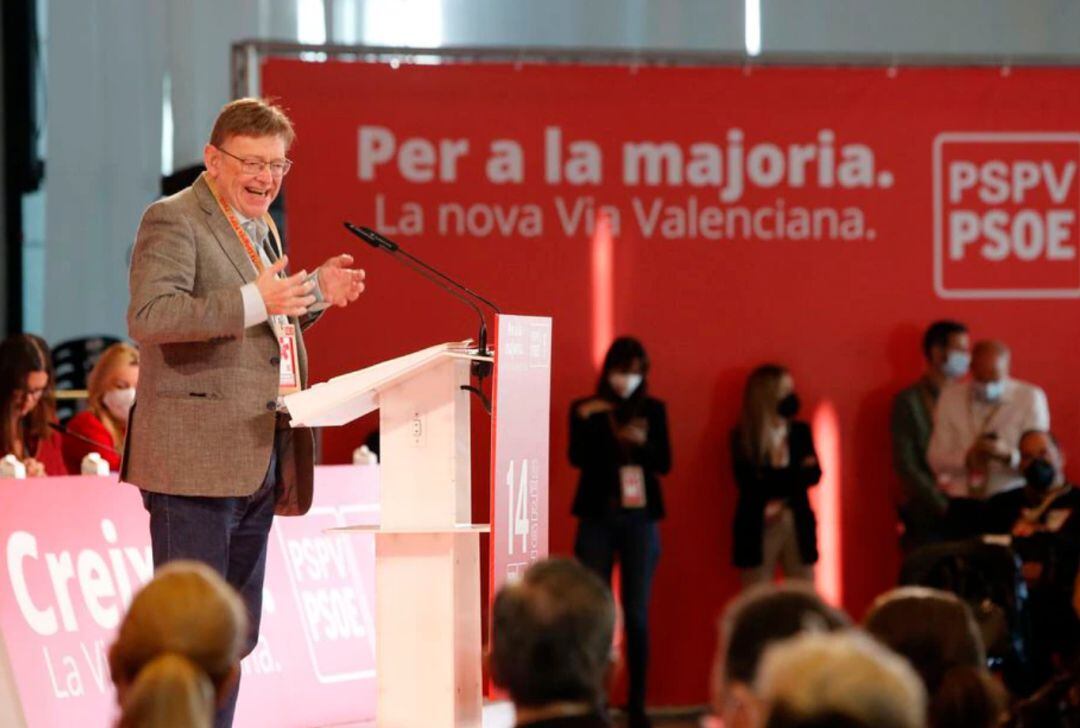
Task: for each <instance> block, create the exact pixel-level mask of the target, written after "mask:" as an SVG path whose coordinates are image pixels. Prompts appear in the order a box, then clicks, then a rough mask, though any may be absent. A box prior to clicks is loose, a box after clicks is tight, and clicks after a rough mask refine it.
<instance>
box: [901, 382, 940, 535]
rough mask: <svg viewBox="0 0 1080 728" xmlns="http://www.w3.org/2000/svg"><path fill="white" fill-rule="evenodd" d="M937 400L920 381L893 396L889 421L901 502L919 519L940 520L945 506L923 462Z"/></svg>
mask: <svg viewBox="0 0 1080 728" xmlns="http://www.w3.org/2000/svg"><path fill="white" fill-rule="evenodd" d="M937 396H938V391H937V390H936V389H935V388H934V387H933V385H932V384H931V383H930V382H929V381H928V380H927V379H926V378H925V377H924V378H923V379H920V380H919V381H918V382H916V383H915V384H913V385H911V386H910V387H908V388H907V389H904V390H903V391H901V392H900V393H899V394H897V395H896V398H895V399H894V400H893V406H892V416H891V418H890V420H889V429H890V430H891V432H892V452H893V469H894V470H895V471H896V474H897V476H898V477H899V478H900V485H901V486H902V489H903V497H902V500H903V502H904V503H905V504H906V505H907V506H908V507H909V508H912V509H914V510H915V512H916V515H917V516H919V517H922V518H923V519H926V518H931V519H932V518H935V517H936V518H940V517H941V516H942V515H943V514H944V513H945V509H946V507H947V506H948V499H947V498H946V497H945V495H944V494H943V493H942V492H941V491H940V490H939V489H938V487H937V479H936V478H935V477H934V473H933V471H932V470H931V469H930V465H929V464H927V462H926V449H927V448H928V447H929V445H930V435H931V434H932V433H933V431H934V412H933V406H934V404H935V403H936V402H937Z"/></svg>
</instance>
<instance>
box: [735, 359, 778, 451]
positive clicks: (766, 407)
mask: <svg viewBox="0 0 1080 728" xmlns="http://www.w3.org/2000/svg"><path fill="white" fill-rule="evenodd" d="M788 375H789V372H788V370H787V368H785V367H782V366H780V365H779V364H763V365H761V366H759V367H758V368H757V369H755V370H754V371H752V372H751V373H750V376H749V377H747V379H746V386H745V387H744V388H743V398H742V411H741V412H740V414H739V425H738V427H737V428H736V432H737V433H738V444H739V449H740V450H742V455H743V457H745V458H746V459H747V460H749V461H750V462H752V463H754V464H755V465H763V464H764V463H765V460H766V458H767V457H768V447H767V446H766V444H765V426H766V425H767V424H769V422H771V421H772V419H773V418H774V417H775V416H776V408H777V405H778V404H779V403H780V383H781V382H782V381H783V379H784V377H786V376H788Z"/></svg>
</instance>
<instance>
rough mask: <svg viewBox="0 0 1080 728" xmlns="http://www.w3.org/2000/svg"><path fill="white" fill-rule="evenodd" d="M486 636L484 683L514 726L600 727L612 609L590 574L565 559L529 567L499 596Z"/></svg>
mask: <svg viewBox="0 0 1080 728" xmlns="http://www.w3.org/2000/svg"><path fill="white" fill-rule="evenodd" d="M491 629H492V637H491V647H490V653H489V655H488V659H489V664H490V668H491V676H492V679H493V680H494V681H495V683H496V684H497V685H498V686H499V687H501V688H503V689H505V690H506V691H507V692H508V693H509V694H510V698H511V700H513V702H514V708H515V710H516V711H517V721H518V725H525V724H528V723H532V722H535V721H539V720H551V719H556V718H562V717H567V718H570V717H580V716H588V715H595V716H596V721H597V722H596V725H603V724H604V723H603V722H602V718H601V715H602V713H603V706H604V702H605V688H606V684H607V678H608V676H609V674H610V670H611V667H612V638H613V635H614V630H615V603H614V600H613V599H612V597H611V592H610V591H609V590H608V588H607V586H606V585H605V584H604V583H603V582H602V581H600V579H599V578H598V577H597V576H596V575H595V574H593V573H592V572H591V571H590V570H588V569H587V568H585V567H584V566H582V565H581V564H579V563H577V562H576V561H572V560H569V559H548V560H545V561H540V562H537V563H535V564H533V565H532V566H531V567H529V569H528V570H526V572H525V574H524V576H523V577H522V578H521V579H520V580H519V581H516V582H512V583H508V584H507V585H506V586H504V587H503V588H502V589H500V590H499V593H498V595H497V596H496V597H495V604H494V607H493V608H492V612H491ZM582 725H584V724H582Z"/></svg>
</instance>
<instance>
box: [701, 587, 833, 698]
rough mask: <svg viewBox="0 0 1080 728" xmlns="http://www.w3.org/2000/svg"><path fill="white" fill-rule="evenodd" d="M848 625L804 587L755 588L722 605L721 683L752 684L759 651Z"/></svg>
mask: <svg viewBox="0 0 1080 728" xmlns="http://www.w3.org/2000/svg"><path fill="white" fill-rule="evenodd" d="M850 624H851V620H850V619H848V617H847V615H846V614H844V613H843V612H841V611H839V610H838V609H834V608H833V607H830V606H829V605H828V604H826V603H825V602H824V600H822V598H821V597H820V596H818V594H817V592H815V591H814V590H813V589H812V588H810V587H809V586H804V585H801V584H797V583H790V582H789V583H785V584H781V585H774V584H760V585H757V586H754V587H751V588H750V589H747V590H746V591H744V592H743V593H742V594H740V595H739V596H738V597H736V598H735V599H734V600H733V601H732V602H731V604H729V605H728V607H727V609H726V610H725V612H724V616H723V617H722V618H721V621H720V645H721V646H720V649H721V654H720V657H721V659H722V660H723V663H722V667H723V679H724V680H725V681H726V682H742V683H746V684H748V685H751V684H753V682H754V677H755V676H756V675H757V671H758V663H759V662H760V661H761V656H762V655H763V654H764V652H765V649H766V648H767V647H768V646H769V645H771V644H773V643H774V642H779V641H781V640H785V639H787V638H789V637H793V636H794V635H797V634H800V633H802V632H807V631H821V632H832V631H835V630H838V629H843V628H845V627H848V626H850Z"/></svg>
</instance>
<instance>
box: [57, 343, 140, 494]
mask: <svg viewBox="0 0 1080 728" xmlns="http://www.w3.org/2000/svg"><path fill="white" fill-rule="evenodd" d="M138 381H139V352H138V351H137V350H136V349H135V347H133V346H131V345H130V344H113V345H112V346H110V347H109V348H108V349H106V350H105V351H104V352H102V354H101V357H100V358H99V359H98V360H97V364H95V365H94V368H93V369H92V370H91V372H90V377H89V379H88V381H87V393H88V395H89V396H88V401H87V408H86V410H84V411H83V412H80V413H79V414H77V415H75V416H74V417H72V418H71V421H70V422H68V425H67V429H68V433H70V434H69V435H68V436H67V437H65V438H63V442H64V461H65V463H66V464H67V469H68V471H69V472H71V473H78V472H79V471H80V470H81V469H82V459H83V458H84V457H86V456H87V455H88V454H89V453H91V452H96V453H98V454H99V455H101V457H102V459H103V460H105V462H107V463H108V464H109V470H112V471H116V470H119V469H120V455H121V453H123V451H124V436H125V435H126V434H127V422H128V413H129V412H131V406H132V405H133V404H134V403H135V385H136V384H137V383H138ZM88 440H89V441H91V442H88ZM93 443H97V446H95V445H94V444H93Z"/></svg>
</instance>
